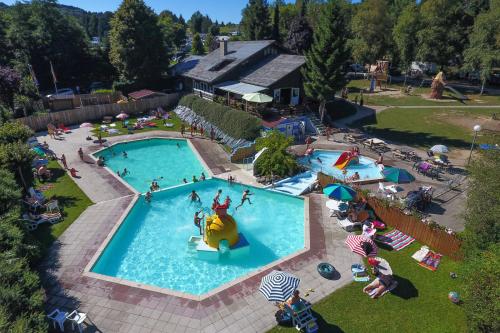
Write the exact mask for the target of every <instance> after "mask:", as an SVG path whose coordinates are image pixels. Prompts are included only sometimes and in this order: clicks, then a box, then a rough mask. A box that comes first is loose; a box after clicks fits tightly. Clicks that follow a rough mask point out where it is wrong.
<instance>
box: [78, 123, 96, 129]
mask: <svg viewBox="0 0 500 333" xmlns="http://www.w3.org/2000/svg"><path fill="white" fill-rule="evenodd" d="M90 127H94V125H92V124H91V123H83V124H81V125H80V128H90Z"/></svg>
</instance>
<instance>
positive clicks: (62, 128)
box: [57, 123, 71, 133]
mask: <svg viewBox="0 0 500 333" xmlns="http://www.w3.org/2000/svg"><path fill="white" fill-rule="evenodd" d="M57 128H58V129H60V130H61V131H63V132H64V133H71V129H69V128H68V127H66V126H64V124H62V123H61V124H59V126H57Z"/></svg>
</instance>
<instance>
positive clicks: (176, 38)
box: [158, 10, 186, 49]
mask: <svg viewBox="0 0 500 333" xmlns="http://www.w3.org/2000/svg"><path fill="white" fill-rule="evenodd" d="M158 24H159V25H160V27H161V29H162V32H163V35H164V39H165V44H166V45H167V46H168V47H169V48H177V49H179V48H181V46H182V45H183V44H184V41H185V40H186V27H185V25H184V24H182V23H181V22H180V20H179V19H178V18H177V17H176V16H175V14H174V13H172V12H171V11H169V10H164V11H162V12H161V13H160V15H159V18H158Z"/></svg>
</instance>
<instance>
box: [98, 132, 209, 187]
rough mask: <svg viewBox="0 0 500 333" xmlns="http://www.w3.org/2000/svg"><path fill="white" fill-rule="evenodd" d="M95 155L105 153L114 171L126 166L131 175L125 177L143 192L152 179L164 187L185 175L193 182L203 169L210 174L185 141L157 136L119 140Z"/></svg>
mask: <svg viewBox="0 0 500 333" xmlns="http://www.w3.org/2000/svg"><path fill="white" fill-rule="evenodd" d="M123 152H126V153H127V157H126V158H125V157H124V156H123ZM94 156H95V157H96V158H97V157H99V156H103V157H104V159H105V161H106V166H107V167H108V168H109V169H110V170H112V171H113V172H115V173H116V172H117V171H119V172H120V173H123V169H125V168H127V170H128V171H129V172H130V174H128V175H125V176H122V178H123V180H125V181H126V182H127V183H128V184H130V185H131V186H132V187H133V188H134V189H136V190H137V191H139V192H141V193H145V192H147V191H149V187H150V185H151V182H152V181H153V180H156V181H158V185H160V187H161V188H165V187H170V186H174V185H179V184H181V183H182V179H183V178H186V179H187V181H188V182H190V181H191V180H192V178H193V175H194V176H196V178H198V179H199V178H200V175H201V173H202V172H204V173H205V175H207V176H208V174H207V171H206V170H205V169H204V168H203V166H202V164H201V163H200V161H199V160H198V158H197V157H196V155H195V153H194V152H193V151H192V150H191V147H190V146H189V144H188V142H187V141H186V140H178V139H161V138H154V139H146V140H138V141H130V142H124V143H118V144H116V145H113V146H111V147H109V148H106V149H103V150H101V151H99V152H97V153H95V154H94Z"/></svg>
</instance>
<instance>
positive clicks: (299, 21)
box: [285, 2, 313, 54]
mask: <svg viewBox="0 0 500 333" xmlns="http://www.w3.org/2000/svg"><path fill="white" fill-rule="evenodd" d="M305 13H306V2H303V3H302V7H301V10H300V14H299V15H298V16H297V17H296V18H294V20H293V21H292V23H291V24H290V28H289V29H288V30H287V31H288V36H287V40H286V43H285V46H286V47H287V48H288V49H289V50H290V51H292V52H293V53H295V54H304V53H305V52H306V51H308V50H309V49H310V47H311V43H312V41H313V30H312V28H311V26H310V25H309V22H308V21H307V18H306V15H305Z"/></svg>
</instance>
